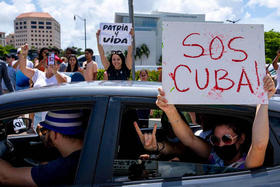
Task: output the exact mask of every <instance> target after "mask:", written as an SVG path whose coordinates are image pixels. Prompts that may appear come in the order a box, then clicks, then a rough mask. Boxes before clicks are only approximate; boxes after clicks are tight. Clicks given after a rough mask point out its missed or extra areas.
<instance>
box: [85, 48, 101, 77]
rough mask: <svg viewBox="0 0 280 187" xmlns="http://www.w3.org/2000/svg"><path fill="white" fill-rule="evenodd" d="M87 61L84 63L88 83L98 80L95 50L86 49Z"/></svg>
mask: <svg viewBox="0 0 280 187" xmlns="http://www.w3.org/2000/svg"><path fill="white" fill-rule="evenodd" d="M85 57H86V61H85V62H84V63H83V67H84V69H85V70H84V77H85V80H86V81H92V80H97V70H98V67H97V63H96V62H94V61H93V60H92V57H93V50H92V49H89V48H88V49H85Z"/></svg>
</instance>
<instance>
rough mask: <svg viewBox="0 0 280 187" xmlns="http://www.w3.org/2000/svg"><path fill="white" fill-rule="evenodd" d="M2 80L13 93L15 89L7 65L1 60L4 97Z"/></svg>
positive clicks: (0, 67)
mask: <svg viewBox="0 0 280 187" xmlns="http://www.w3.org/2000/svg"><path fill="white" fill-rule="evenodd" d="M2 80H4V82H5V85H6V86H7V88H8V90H9V91H10V92H13V91H14V88H13V86H12V83H11V80H10V78H9V75H8V70H7V66H6V63H5V62H3V61H2V60H0V95H2Z"/></svg>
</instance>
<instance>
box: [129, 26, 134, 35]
mask: <svg viewBox="0 0 280 187" xmlns="http://www.w3.org/2000/svg"><path fill="white" fill-rule="evenodd" d="M129 34H130V35H131V36H134V34H135V33H134V28H133V27H132V28H131V30H130V31H129Z"/></svg>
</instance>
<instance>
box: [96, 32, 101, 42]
mask: <svg viewBox="0 0 280 187" xmlns="http://www.w3.org/2000/svg"><path fill="white" fill-rule="evenodd" d="M99 36H100V29H98V31H97V32H96V39H97V43H99Z"/></svg>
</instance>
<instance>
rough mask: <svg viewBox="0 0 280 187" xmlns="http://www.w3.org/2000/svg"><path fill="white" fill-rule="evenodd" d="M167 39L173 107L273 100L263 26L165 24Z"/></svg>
mask: <svg viewBox="0 0 280 187" xmlns="http://www.w3.org/2000/svg"><path fill="white" fill-rule="evenodd" d="M162 38H163V44H162V62H163V63H162V64H163V89H164V91H165V93H166V99H167V100H168V101H169V103H172V104H257V103H267V102H268V101H267V94H266V93H265V92H264V89H263V78H264V76H265V75H266V73H265V55H264V28H263V25H241V24H216V23H182V22H164V23H163V35H162Z"/></svg>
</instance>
